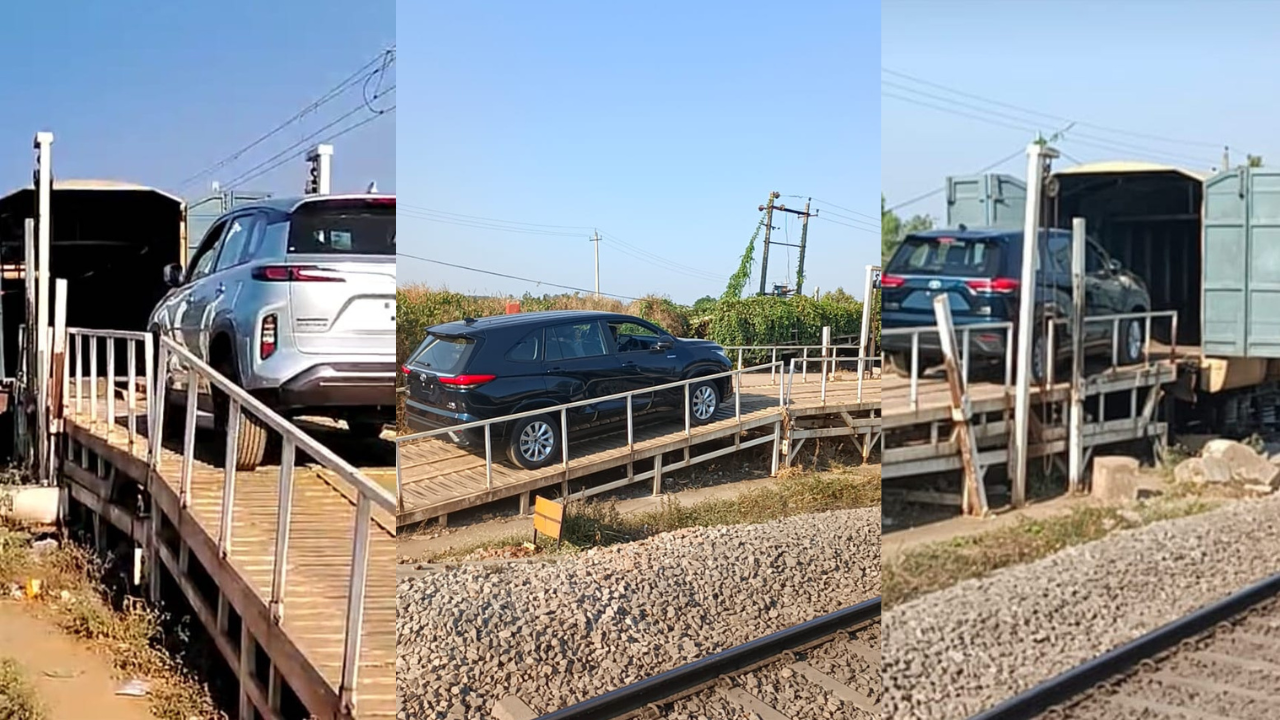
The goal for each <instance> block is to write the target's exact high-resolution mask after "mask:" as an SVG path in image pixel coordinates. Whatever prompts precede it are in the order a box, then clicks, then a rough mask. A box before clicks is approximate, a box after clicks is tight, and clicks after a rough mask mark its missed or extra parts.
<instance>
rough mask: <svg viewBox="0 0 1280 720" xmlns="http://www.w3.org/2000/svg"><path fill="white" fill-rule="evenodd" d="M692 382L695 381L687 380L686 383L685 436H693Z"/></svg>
mask: <svg viewBox="0 0 1280 720" xmlns="http://www.w3.org/2000/svg"><path fill="white" fill-rule="evenodd" d="M692 384H693V383H691V382H687V383H685V384H684V436H685V437H691V436H692V435H693V422H692V418H693V404H692V401H691V400H690V398H689V394H690V392H689V387H690V386H691V385H692Z"/></svg>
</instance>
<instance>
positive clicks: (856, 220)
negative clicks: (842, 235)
mask: <svg viewBox="0 0 1280 720" xmlns="http://www.w3.org/2000/svg"><path fill="white" fill-rule="evenodd" d="M818 209H819V210H824V211H826V213H827V215H832V216H835V217H838V218H840V219H841V220H848V221H849V222H853V223H862V224H863V225H868V226H870V227H871V228H872V229H874V230H879V229H880V223H879V222H872V221H870V220H863V219H862V218H856V217H853V216H852V215H845V214H844V213H838V212H836V211H835V210H831V209H828V208H818Z"/></svg>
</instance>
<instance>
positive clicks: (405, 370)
mask: <svg viewBox="0 0 1280 720" xmlns="http://www.w3.org/2000/svg"><path fill="white" fill-rule="evenodd" d="M400 372H402V373H404V374H405V376H406V377H407V376H409V375H412V374H413V370H410V369H409V366H408V365H401V366H400Z"/></svg>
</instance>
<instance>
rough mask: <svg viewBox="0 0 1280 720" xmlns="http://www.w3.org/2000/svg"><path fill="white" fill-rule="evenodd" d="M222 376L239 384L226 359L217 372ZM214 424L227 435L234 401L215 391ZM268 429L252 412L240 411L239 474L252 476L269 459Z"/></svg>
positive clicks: (238, 439) (237, 461) (237, 438)
mask: <svg viewBox="0 0 1280 720" xmlns="http://www.w3.org/2000/svg"><path fill="white" fill-rule="evenodd" d="M214 369H215V370H217V371H218V373H219V374H220V375H222V376H223V377H225V378H227V379H228V380H230V381H231V382H233V383H236V384H237V385H238V384H240V381H239V373H237V372H236V369H235V365H234V363H233V362H232V360H231V359H230V358H224V359H223V360H221V361H220V362H219V363H218V364H217V366H215V368H214ZM213 409H214V422H215V425H216V427H217V428H218V432H219V433H226V431H227V428H228V425H229V423H228V422H227V421H228V420H229V416H230V413H231V398H230V397H229V396H228V395H227V394H226V393H224V392H222V391H220V390H218V389H217V388H214V389H213ZM267 439H268V438H267V426H266V424H265V423H263V422H262V421H261V420H259V419H258V417H257V416H256V415H254V414H252V413H251V412H249V411H247V410H244V409H243V408H242V409H241V411H240V431H239V432H238V433H237V434H236V453H235V456H236V470H238V471H242V472H251V471H253V470H257V469H258V466H259V465H261V464H262V460H263V458H264V457H266V455H267Z"/></svg>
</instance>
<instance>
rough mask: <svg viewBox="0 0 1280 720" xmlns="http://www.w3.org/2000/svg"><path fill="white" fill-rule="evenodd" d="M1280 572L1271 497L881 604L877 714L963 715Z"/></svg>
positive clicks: (1279, 505)
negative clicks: (880, 706)
mask: <svg viewBox="0 0 1280 720" xmlns="http://www.w3.org/2000/svg"><path fill="white" fill-rule="evenodd" d="M1276 572H1280V498H1274V497H1273V498H1268V499H1266V500H1261V501H1255V502H1240V503H1236V504H1233V505H1229V506H1227V507H1224V508H1220V509H1218V510H1215V511H1212V512H1208V513H1204V514H1202V515H1196V516H1192V517H1187V518H1182V519H1178V520H1170V521H1167V522H1160V523H1156V524H1153V525H1149V526H1146V527H1143V528H1139V529H1135V530H1129V531H1124V532H1119V533H1116V534H1115V535H1111V536H1109V537H1107V538H1104V539H1102V540H1098V541H1096V542H1092V543H1088V544H1085V545H1080V546H1077V547H1073V548H1069V549H1067V550H1064V551H1062V552H1060V553H1057V554H1055V555H1053V556H1050V557H1048V558H1045V559H1043V560H1040V561H1038V562H1035V563H1031V564H1028V565H1022V566H1017V567H1012V568H1007V569H1004V570H1000V571H998V572H996V573H993V574H992V575H990V576H988V577H986V578H981V579H977V580H968V581H965V582H962V583H959V584H957V585H955V586H953V587H950V588H947V589H945V590H941V591H938V592H935V593H931V594H929V595H925V596H923V597H920V598H917V599H915V600H912V601H910V602H907V603H904V604H902V605H899V606H896V607H893V608H891V609H890V610H888V611H886V612H885V616H884V631H885V639H884V643H885V652H884V668H883V673H884V684H885V700H884V711H885V714H884V716H885V717H886V718H894V719H895V720H925V719H929V720H932V719H935V718H936V719H939V720H941V719H944V718H945V719H947V720H950V719H952V718H964V717H969V716H971V715H973V714H975V713H977V712H980V711H982V710H984V709H986V708H989V707H991V706H993V705H995V704H997V703H998V702H1000V701H1001V700H1004V699H1006V698H1009V697H1011V696H1013V695H1016V694H1018V693H1020V692H1023V691H1024V690H1027V689H1029V688H1031V687H1032V686H1034V685H1036V684H1038V683H1040V682H1042V681H1044V680H1047V679H1049V678H1050V677H1053V676H1055V675H1058V674H1060V673H1062V672H1064V671H1066V670H1068V669H1070V668H1072V667H1074V666H1076V665H1078V664H1080V663H1082V662H1084V661H1085V660H1088V659H1090V658H1093V657H1096V656H1098V655H1100V654H1101V653H1103V652H1106V651H1107V650H1110V649H1112V648H1114V647H1117V646H1119V645H1122V644H1124V643H1126V642H1128V641H1130V640H1133V639H1134V638H1136V637H1138V636H1140V635H1142V634H1144V633H1147V632H1150V631H1152V630H1154V629H1156V628H1157V627H1159V626H1161V625H1164V624H1165V623H1167V622H1170V621H1172V620H1175V619H1177V618H1179V617H1181V616H1182V615H1185V614H1187V613H1189V612H1191V611H1193V610H1195V609H1197V608H1199V607H1203V606H1204V605H1207V604H1209V603H1211V602H1213V601H1215V600H1219V599H1221V598H1223V597H1225V596H1227V595H1229V594H1231V593H1232V592H1235V591H1237V590H1239V589H1241V588H1243V587H1246V586H1248V585H1250V584H1252V583H1254V582H1257V581H1259V580H1261V579H1262V578H1264V577H1267V576H1268V575H1272V574H1274V573H1276Z"/></svg>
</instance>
